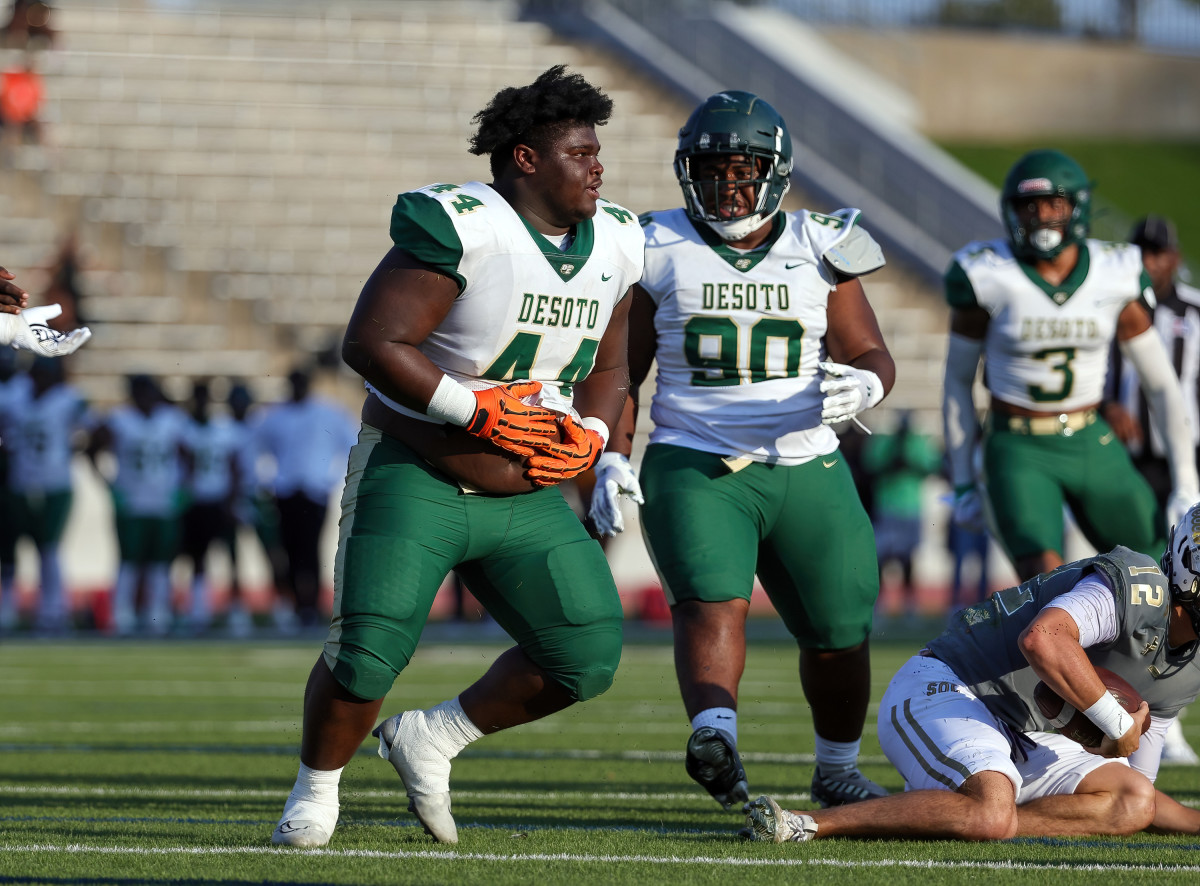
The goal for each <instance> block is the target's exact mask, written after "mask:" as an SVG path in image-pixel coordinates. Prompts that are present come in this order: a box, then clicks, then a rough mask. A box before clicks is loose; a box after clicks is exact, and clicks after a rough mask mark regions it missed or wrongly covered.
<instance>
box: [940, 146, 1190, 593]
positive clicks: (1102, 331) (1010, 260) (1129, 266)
mask: <svg viewBox="0 0 1200 886" xmlns="http://www.w3.org/2000/svg"><path fill="white" fill-rule="evenodd" d="M1091 187H1092V185H1091V182H1090V181H1088V178H1087V176H1086V175H1085V174H1084V171H1083V169H1082V168H1080V166H1079V164H1078V163H1076V162H1075V161H1074V160H1072V159H1071V158H1070V157H1068V156H1067V155H1065V154H1063V153H1062V152H1060V151H1054V150H1038V151H1032V152H1030V153H1028V154H1026V155H1025V156H1023V157H1022V158H1021V159H1020V160H1018V161H1017V162H1016V164H1015V165H1014V166H1013V168H1012V169H1011V170H1010V171H1009V173H1008V176H1007V177H1006V179H1005V182H1004V186H1003V189H1002V191H1001V195H1000V203H1001V211H1002V215H1003V217H1004V222H1005V225H1006V227H1007V229H1008V236H1007V238H1004V239H996V240H989V241H986V242H973V243H969V244H967V246H965V247H963V248H962V249H961V250H959V251H958V252H957V253H955V256H954V260H953V261H952V262H951V264H950V268H949V270H947V272H946V299H947V301H949V303H950V306H951V319H950V347H949V351H948V354H947V357H946V375H945V395H944V402H943V415H944V421H945V438H946V450H947V455H948V457H949V461H950V472H951V479H952V480H953V482H954V489H955V502H954V519H955V521H956V522H958V523H960V524H961V525H972V524H975V525H979V524H980V522H981V514H982V511H983V506H982V504H983V502H984V501H985V500H986V502H987V505H988V508H987V510H988V515H989V522H990V523H991V525H992V527H993V531H994V532H995V534H996V535H997V537H998V539H999V540H1000V542H1001V543H1002V544H1003V546H1004V547H1005V549H1006V550H1007V552H1008V555H1009V557H1010V558H1011V559H1012V561H1013V564H1014V566H1015V567H1016V570H1017V574H1018V575H1019V576H1020V577H1021V578H1023V579H1025V578H1030V577H1032V576H1034V575H1037V574H1038V573H1041V572H1048V571H1050V570H1051V569H1054V568H1055V567H1057V566H1059V565H1061V564H1062V562H1063V505H1064V504H1066V505H1069V506H1070V508H1071V513H1072V514H1073V515H1074V517H1075V520H1076V522H1077V523H1078V524H1079V527H1080V529H1081V530H1082V531H1083V533H1084V535H1085V536H1086V538H1087V539H1088V541H1089V542H1090V543H1091V544H1092V545H1093V546H1095V548H1096V549H1097V550H1101V551H1105V550H1108V549H1110V548H1112V547H1113V546H1114V545H1116V544H1117V543H1118V542H1119V543H1122V544H1125V545H1127V546H1129V547H1131V548H1133V549H1134V550H1137V551H1141V552H1142V553H1146V554H1153V553H1154V552H1156V551H1157V550H1159V549H1161V547H1162V544H1163V537H1164V531H1163V529H1162V528H1161V527H1163V525H1164V523H1163V521H1162V520H1161V519H1160V515H1159V514H1158V513H1157V503H1156V501H1155V498H1154V493H1153V491H1152V490H1151V489H1150V487H1149V485H1148V484H1147V483H1146V481H1145V480H1144V479H1143V478H1142V477H1141V476H1140V475H1139V474H1138V472H1137V471H1136V470H1135V469H1134V467H1133V464H1132V463H1131V462H1130V460H1129V456H1128V454H1127V453H1126V451H1125V448H1124V447H1123V446H1122V445H1121V443H1120V440H1118V439H1117V438H1116V435H1115V433H1114V432H1113V430H1112V429H1111V428H1110V427H1109V425H1108V424H1107V422H1105V421H1104V419H1103V417H1102V416H1101V415H1100V414H1099V411H1098V406H1099V404H1100V400H1101V396H1102V394H1103V390H1104V381H1105V376H1106V371H1107V363H1108V353H1109V348H1110V346H1111V344H1112V342H1113V340H1114V338H1115V339H1116V341H1117V342H1118V344H1119V346H1120V348H1121V351H1122V353H1123V354H1124V355H1125V356H1126V358H1127V359H1129V360H1130V361H1131V362H1132V363H1133V365H1134V366H1135V367H1136V368H1137V370H1138V375H1139V377H1140V379H1141V384H1142V389H1143V391H1144V392H1145V394H1146V398H1147V399H1148V400H1149V402H1150V404H1151V410H1152V418H1153V421H1154V423H1155V425H1156V427H1157V428H1158V431H1159V433H1160V436H1161V438H1162V439H1163V440H1164V441H1166V448H1167V458H1168V459H1169V461H1170V463H1171V479H1172V485H1173V491H1172V492H1171V495H1170V497H1169V499H1168V502H1167V518H1168V519H1167V521H1166V523H1165V525H1166V526H1173V525H1175V524H1176V523H1177V522H1178V520H1179V518H1180V517H1181V516H1182V514H1183V513H1184V511H1186V510H1187V508H1189V507H1190V506H1191V505H1192V503H1193V502H1195V501H1196V500H1197V499H1200V482H1198V481H1197V475H1196V462H1195V457H1194V450H1193V448H1192V438H1191V432H1190V430H1189V428H1188V423H1187V411H1186V409H1185V407H1184V403H1183V395H1182V393H1181V391H1180V388H1179V382H1178V380H1177V379H1176V377H1175V373H1174V370H1173V369H1172V367H1171V362H1170V360H1169V359H1168V357H1167V354H1166V351H1165V349H1164V348H1163V344H1162V340H1161V339H1160V338H1159V337H1158V335H1157V333H1155V332H1154V330H1153V329H1152V328H1151V324H1150V317H1149V314H1148V312H1147V309H1146V308H1147V304H1153V299H1154V293H1153V290H1152V288H1151V286H1150V281H1149V278H1148V277H1147V276H1146V274H1145V272H1144V270H1143V269H1142V262H1141V257H1140V255H1139V252H1138V250H1137V248H1136V247H1134V246H1131V245H1129V244H1124V243H1121V244H1118V243H1105V242H1101V241H1099V240H1092V239H1088V236H1087V233H1088V223H1089V217H1090V209H1091ZM1143 299H1145V300H1146V301H1145V303H1143V301H1142V300H1143ZM980 357H983V358H984V364H985V371H984V384H985V385H986V386H987V389H988V391H989V393H990V394H991V403H990V414H989V416H988V420H987V430H986V433H985V434H984V438H983V452H984V458H983V464H984V467H983V475H984V476H983V477H977V476H976V475H975V470H974V468H973V465H972V450H973V448H974V446H975V440H976V428H977V420H976V415H975V403H974V398H973V392H972V388H973V385H974V382H975V372H976V369H977V367H978V364H979V360H980ZM981 481H982V482H981Z"/></svg>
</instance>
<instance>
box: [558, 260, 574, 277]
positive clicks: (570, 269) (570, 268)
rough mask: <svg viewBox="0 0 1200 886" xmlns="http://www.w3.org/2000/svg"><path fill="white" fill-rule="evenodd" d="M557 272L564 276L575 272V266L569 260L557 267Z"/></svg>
mask: <svg viewBox="0 0 1200 886" xmlns="http://www.w3.org/2000/svg"><path fill="white" fill-rule="evenodd" d="M558 272H559V273H560V274H562V275H563V276H564V277H566V276H567V275H568V274H573V273H575V266H574V265H573V264H570V263H569V262H568V263H566V264H563V265H561V266H560V267H559V269H558Z"/></svg>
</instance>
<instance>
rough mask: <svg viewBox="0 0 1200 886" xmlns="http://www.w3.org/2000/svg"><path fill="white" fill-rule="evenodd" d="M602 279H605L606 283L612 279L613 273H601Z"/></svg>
mask: <svg viewBox="0 0 1200 886" xmlns="http://www.w3.org/2000/svg"><path fill="white" fill-rule="evenodd" d="M600 279H601V280H603V281H604V282H605V283H607V282H608V281H609V280H611V279H612V274H601V275H600Z"/></svg>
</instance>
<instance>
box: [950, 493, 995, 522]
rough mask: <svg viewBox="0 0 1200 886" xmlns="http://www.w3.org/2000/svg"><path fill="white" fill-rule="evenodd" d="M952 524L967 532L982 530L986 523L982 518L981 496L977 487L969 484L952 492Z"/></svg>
mask: <svg viewBox="0 0 1200 886" xmlns="http://www.w3.org/2000/svg"><path fill="white" fill-rule="evenodd" d="M951 519H952V520H954V525H955V526H958V527H959V528H960V529H965V530H966V531H967V532H983V531H984V530H986V529H987V523H986V522H985V521H984V519H983V496H981V495H980V494H979V487H977V486H969V487H967V488H966V489H961V490H955V492H954V513H953V515H952V517H951Z"/></svg>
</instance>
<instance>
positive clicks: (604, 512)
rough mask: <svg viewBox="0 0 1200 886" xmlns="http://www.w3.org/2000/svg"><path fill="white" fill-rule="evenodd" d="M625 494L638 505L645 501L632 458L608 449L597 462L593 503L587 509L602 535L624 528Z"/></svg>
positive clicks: (608, 534)
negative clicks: (623, 499)
mask: <svg viewBox="0 0 1200 886" xmlns="http://www.w3.org/2000/svg"><path fill="white" fill-rule="evenodd" d="M622 497H624V498H628V499H629V500H630V501H632V502H633V503H634V504H636V505H644V504H645V503H646V500H645V499H644V498H642V487H641V486H640V485H639V484H638V479H637V474H635V473H634V472H633V468H632V467H630V466H629V459H628V458H626V457H625V456H624V455H622V454H621V453H619V452H605V453H604V454H603V455H601V456H600V460H599V461H597V462H596V488H595V489H593V490H592V504H591V507H590V508H589V509H588V516H590V517H591V518H592V522H593V523H595V524H596V531H597V532H599V533H600V534H601V535H604V536H611V535H616V534H617V533H618V532H624V531H625V518H624V517H623V516H621V498H622Z"/></svg>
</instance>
